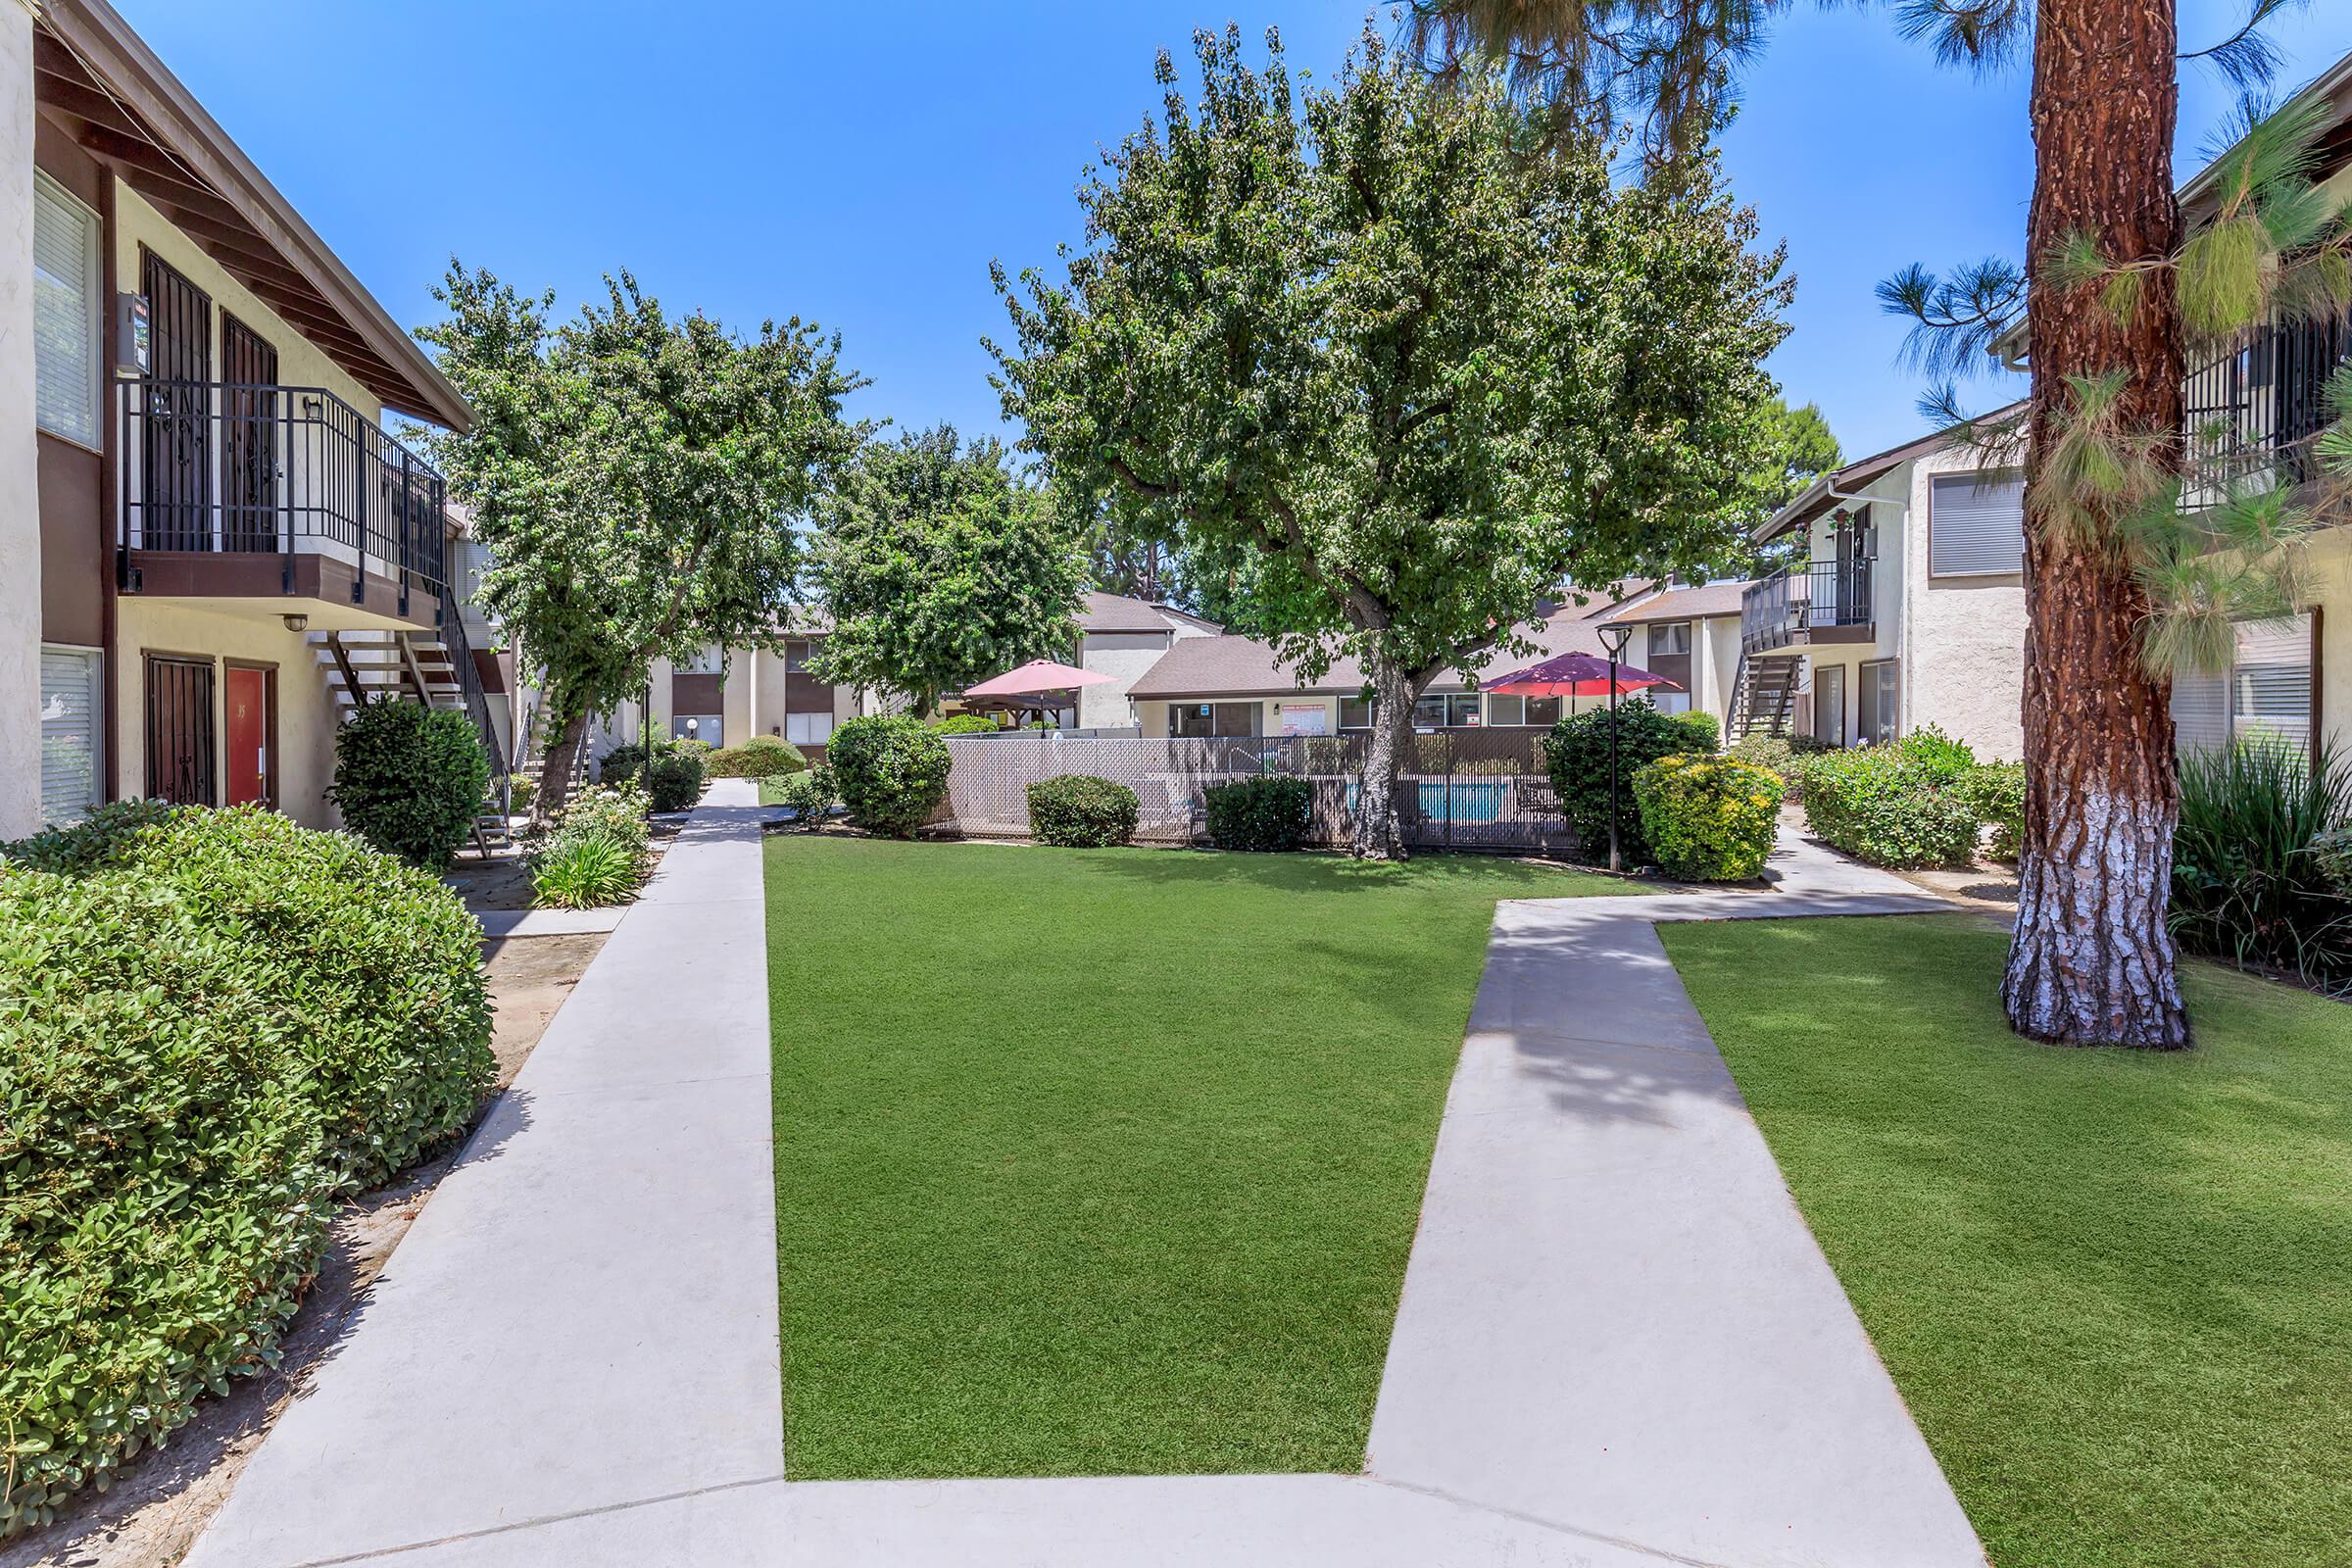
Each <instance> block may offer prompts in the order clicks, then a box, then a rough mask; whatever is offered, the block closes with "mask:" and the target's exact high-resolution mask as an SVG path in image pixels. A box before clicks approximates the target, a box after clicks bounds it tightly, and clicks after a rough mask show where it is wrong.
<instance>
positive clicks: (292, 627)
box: [277, 615, 311, 631]
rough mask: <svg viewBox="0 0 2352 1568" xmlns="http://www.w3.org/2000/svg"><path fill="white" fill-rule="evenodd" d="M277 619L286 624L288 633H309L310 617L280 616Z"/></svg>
mask: <svg viewBox="0 0 2352 1568" xmlns="http://www.w3.org/2000/svg"><path fill="white" fill-rule="evenodd" d="M277 618H278V619H280V620H282V621H284V622H285V623H286V630H288V631H309V630H310V629H311V617H310V616H308V615H280V616H278V617H277Z"/></svg>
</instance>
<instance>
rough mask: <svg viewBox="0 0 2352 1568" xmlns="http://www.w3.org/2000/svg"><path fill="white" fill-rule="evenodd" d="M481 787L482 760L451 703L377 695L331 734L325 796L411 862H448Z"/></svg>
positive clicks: (351, 823)
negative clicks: (331, 775)
mask: <svg viewBox="0 0 2352 1568" xmlns="http://www.w3.org/2000/svg"><path fill="white" fill-rule="evenodd" d="M489 789H490V760H489V759H488V758H487V757H485V756H483V755H482V743H481V740H480V738H479V737H478V736H477V735H476V734H475V733H474V728H473V721H472V720H471V719H469V718H467V717H466V715H465V714H464V713H462V712H459V711H456V710H455V709H448V708H427V707H425V706H424V705H423V704H422V703H412V702H407V701H404V700H402V699H400V698H395V697H381V698H377V699H375V700H374V701H372V702H367V703H362V704H361V705H360V707H359V709H358V711H355V712H354V713H353V714H352V715H351V717H350V718H349V719H348V720H346V721H345V723H344V725H343V727H342V728H341V729H339V730H337V731H336V732H335V780H334V783H332V784H331V785H329V786H328V787H327V791H326V795H327V799H329V800H331V801H333V802H334V803H335V807H336V809H339V810H340V811H341V812H342V813H343V822H344V825H345V826H346V827H348V828H350V829H351V830H352V831H353V832H354V833H357V834H358V835H359V836H360V837H362V838H364V839H366V840H367V841H368V843H370V844H372V845H374V846H375V847H376V848H377V849H379V850H382V851H383V852H384V853H386V854H387V855H397V856H399V857H400V858H402V859H404V860H406V861H408V862H409V863H410V864H411V865H420V866H423V867H425V868H426V869H428V870H439V869H441V868H442V867H444V866H446V865H448V864H449V858H450V857H451V856H452V855H453V854H455V853H456V852H457V848H458V846H459V845H461V844H463V843H465V842H466V834H468V833H470V832H471V831H472V830H473V819H474V817H475V816H476V815H477V814H478V813H479V812H480V811H481V809H482V801H483V798H484V796H486V795H487V794H488V793H489Z"/></svg>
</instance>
